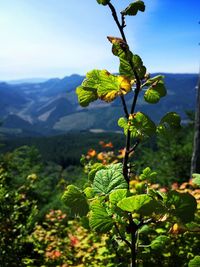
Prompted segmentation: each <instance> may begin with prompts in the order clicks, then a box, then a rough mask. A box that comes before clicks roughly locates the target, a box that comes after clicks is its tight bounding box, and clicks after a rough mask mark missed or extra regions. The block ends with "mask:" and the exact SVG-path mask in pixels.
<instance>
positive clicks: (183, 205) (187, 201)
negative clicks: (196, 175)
mask: <svg viewBox="0 0 200 267" xmlns="http://www.w3.org/2000/svg"><path fill="white" fill-rule="evenodd" d="M165 201H166V205H167V207H168V208H169V209H170V214H172V215H174V216H176V217H177V218H179V219H180V220H181V221H182V222H183V223H187V222H190V221H192V220H193V219H194V214H195V212H196V209H197V202H196V199H195V198H194V197H193V196H192V195H191V194H189V193H180V192H177V191H170V192H169V193H168V194H167V199H166V200H165Z"/></svg>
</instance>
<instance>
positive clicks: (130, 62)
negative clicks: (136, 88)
mask: <svg viewBox="0 0 200 267" xmlns="http://www.w3.org/2000/svg"><path fill="white" fill-rule="evenodd" d="M108 40H109V41H110V42H111V43H112V45H113V46H112V52H113V54H114V55H115V56H118V57H119V60H120V66H119V73H120V75H123V76H125V77H128V78H129V79H131V80H133V79H135V78H136V77H135V72H136V73H137V75H138V76H139V78H140V79H143V78H144V76H145V74H146V68H145V66H144V65H143V61H142V59H141V58H140V57H139V56H138V55H133V53H132V52H131V51H130V50H129V47H128V45H127V43H126V42H124V40H123V39H120V38H116V37H108Z"/></svg>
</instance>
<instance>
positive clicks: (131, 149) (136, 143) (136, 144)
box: [128, 139, 140, 154]
mask: <svg viewBox="0 0 200 267" xmlns="http://www.w3.org/2000/svg"><path fill="white" fill-rule="evenodd" d="M139 143H140V140H139V139H138V140H137V141H136V142H135V144H134V146H133V147H131V148H130V150H129V151H128V154H130V153H132V152H134V151H135V150H136V148H137V146H138V145H139Z"/></svg>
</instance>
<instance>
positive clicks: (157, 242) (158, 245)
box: [151, 235, 170, 250]
mask: <svg viewBox="0 0 200 267" xmlns="http://www.w3.org/2000/svg"><path fill="white" fill-rule="evenodd" d="M169 242H170V238H169V237H168V236H166V235H160V236H158V237H156V238H155V239H154V240H153V241H152V242H151V248H152V249H153V250H163V249H164V248H165V246H166V244H167V243H169Z"/></svg>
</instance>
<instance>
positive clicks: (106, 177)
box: [93, 163, 128, 195]
mask: <svg viewBox="0 0 200 267" xmlns="http://www.w3.org/2000/svg"><path fill="white" fill-rule="evenodd" d="M93 188H94V191H95V193H98V194H104V195H107V194H110V193H111V192H112V191H114V190H116V189H127V188H128V185H127V183H126V181H125V179H124V176H123V174H122V164H121V163H118V164H111V165H108V167H107V169H105V170H100V171H98V172H97V173H96V175H95V178H94V182H93Z"/></svg>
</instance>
